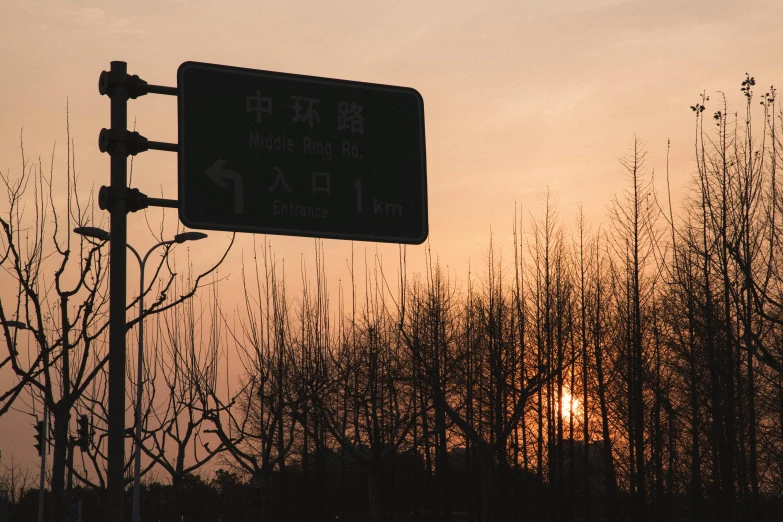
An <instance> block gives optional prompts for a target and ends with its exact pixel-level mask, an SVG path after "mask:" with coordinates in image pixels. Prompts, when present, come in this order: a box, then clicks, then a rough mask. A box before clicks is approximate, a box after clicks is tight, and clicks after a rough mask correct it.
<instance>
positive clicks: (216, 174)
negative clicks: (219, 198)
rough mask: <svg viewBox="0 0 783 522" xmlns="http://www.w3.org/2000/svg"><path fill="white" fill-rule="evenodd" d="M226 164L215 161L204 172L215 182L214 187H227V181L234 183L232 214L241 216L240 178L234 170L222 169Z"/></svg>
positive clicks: (222, 160) (241, 195)
mask: <svg viewBox="0 0 783 522" xmlns="http://www.w3.org/2000/svg"><path fill="white" fill-rule="evenodd" d="M226 163H228V161H227V160H224V159H219V160H215V163H213V164H212V165H210V166H209V168H207V170H205V171H204V172H206V174H207V176H209V178H210V179H211V180H212V181H214V182H215V185H217V186H218V187H220V188H227V187H228V183H226V180H227V179H230V180H231V181H233V182H234V214H242V213H243V194H242V192H243V191H242V176H240V175H239V172H237V171H235V170H231V169H225V168H223V167H225V166H226Z"/></svg>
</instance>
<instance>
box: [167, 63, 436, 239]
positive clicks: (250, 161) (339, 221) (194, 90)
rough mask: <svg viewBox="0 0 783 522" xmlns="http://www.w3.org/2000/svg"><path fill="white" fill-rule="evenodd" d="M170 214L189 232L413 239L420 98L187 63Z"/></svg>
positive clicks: (422, 189) (420, 169)
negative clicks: (175, 209) (175, 200)
mask: <svg viewBox="0 0 783 522" xmlns="http://www.w3.org/2000/svg"><path fill="white" fill-rule="evenodd" d="M177 87H178V92H179V96H178V98H179V216H180V220H181V221H182V222H183V223H184V224H185V225H186V226H188V227H191V228H205V229H213V230H227V231H237V232H256V233H265V234H267V233H268V234H286V235H295V236H310V237H326V238H338V239H355V240H366V241H386V242H395V243H416V244H418V243H421V242H423V241H424V240H425V239H426V238H427V231H428V225H427V169H426V159H425V146H424V104H423V100H422V98H421V95H419V93H418V92H416V91H415V90H414V89H410V88H405V87H393V86H388V85H377V84H369V83H359V82H352V81H344V80H332V79H327V78H317V77H312V76H299V75H293V74H283V73H276V72H268V71H258V70H251V69H240V68H236V67H227V66H223V65H212V64H206V63H196V62H185V63H183V64H182V65H181V66H180V68H179V70H178V72H177Z"/></svg>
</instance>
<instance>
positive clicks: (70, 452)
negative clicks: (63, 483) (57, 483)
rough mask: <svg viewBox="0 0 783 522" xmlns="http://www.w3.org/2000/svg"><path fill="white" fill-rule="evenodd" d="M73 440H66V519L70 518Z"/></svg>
mask: <svg viewBox="0 0 783 522" xmlns="http://www.w3.org/2000/svg"><path fill="white" fill-rule="evenodd" d="M74 445H75V444H74V440H73V439H70V440H69V441H68V485H67V487H66V490H67V494H66V495H65V498H67V499H68V503H67V505H66V511H65V512H66V513H67V514H68V520H72V518H71V504H72V503H73V447H74Z"/></svg>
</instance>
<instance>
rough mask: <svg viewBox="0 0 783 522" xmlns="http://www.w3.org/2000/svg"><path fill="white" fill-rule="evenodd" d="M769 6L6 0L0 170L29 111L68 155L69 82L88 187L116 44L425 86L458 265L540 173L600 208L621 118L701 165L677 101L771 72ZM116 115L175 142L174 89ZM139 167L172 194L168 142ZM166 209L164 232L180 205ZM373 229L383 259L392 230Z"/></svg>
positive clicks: (302, 248)
mask: <svg viewBox="0 0 783 522" xmlns="http://www.w3.org/2000/svg"><path fill="white" fill-rule="evenodd" d="M781 20H783V4H781V3H780V2H778V1H752V2H743V3H740V2H730V1H713V2H705V1H694V2H681V1H674V0H662V1H656V2H650V1H648V2H642V1H632V0H597V1H592V0H591V1H577V0H561V1H558V2H548V1H543V0H535V1H522V0H518V1H501V0H492V1H454V0H450V1H445V0H444V1H428V2H425V1H422V0H415V1H414V0H397V1H395V2H369V1H358V0H343V1H341V2H334V3H327V2H322V1H317V0H311V1H309V2H301V1H295V0H274V1H265V0H252V1H237V2H231V3H228V2H222V1H216V0H213V1H198V2H197V1H187V0H156V1H149V0H138V1H136V2H115V1H112V2H87V1H75V0H63V1H48V2H47V1H41V0H25V1H18V0H5V1H3V2H1V3H0V29H1V30H0V170H2V171H3V172H4V173H5V172H8V171H10V172H11V173H12V174H14V173H18V170H19V165H20V158H19V133H20V130H21V128H22V127H24V141H25V149H26V152H27V153H28V155H31V156H37V155H39V154H40V155H42V156H43V158H44V160H45V162H46V163H48V158H49V155H50V154H51V149H52V145H53V144H54V143H55V141H56V142H57V144H58V145H57V146H58V150H59V153H58V155H57V161H58V162H59V163H56V165H59V171H60V172H62V170H63V168H64V145H65V107H66V98H68V99H69V100H70V114H71V135H72V137H73V139H74V141H75V145H76V162H77V170H78V171H79V173H80V176H81V186H82V187H83V188H84V189H85V190H88V189H89V187H90V186H91V185H92V186H94V187H96V188H97V187H99V186H100V185H101V184H104V183H108V168H109V158H108V156H106V155H102V154H101V153H100V152H99V151H98V147H97V136H98V131H99V130H100V128H101V127H104V126H108V124H109V100H108V98H106V97H102V96H100V95H99V94H98V89H97V82H98V75H99V73H100V72H101V71H102V70H104V69H108V67H109V62H110V61H112V60H123V61H126V62H128V69H129V72H130V73H131V74H138V75H139V76H141V77H142V78H143V79H145V80H146V81H148V82H149V83H155V84H161V85H171V86H174V85H176V70H177V67H178V66H179V64H180V63H182V62H183V61H187V60H194V61H203V62H212V63H219V64H226V65H235V66H242V67H248V68H256V69H265V70H272V71H282V72H290V73H300V74H308V75H315V76H325V77H333V78H342V79H350V80H359V81H366V82H375V83H386V84H392V85H403V86H410V87H414V88H416V89H417V90H418V91H419V92H420V93H421V94H422V96H423V97H424V106H425V122H426V140H427V164H428V192H429V217H430V242H431V243H430V244H431V247H432V250H433V253H434V254H436V255H438V256H439V257H440V258H441V260H442V261H443V262H444V263H446V264H448V265H449V266H450V267H451V268H452V269H453V270H454V272H455V274H456V276H457V277H459V278H464V274H465V273H466V271H467V265H468V262H469V260H472V262H473V263H474V265H475V264H476V263H481V261H482V260H483V258H484V255H485V252H486V249H487V246H488V242H489V232H490V227H491V229H492V231H493V233H494V236H495V238H496V240H497V242H498V243H499V244H500V246H501V247H502V248H503V249H504V251H505V252H508V253H509V254H508V256H509V257H510V255H511V254H510V253H511V225H512V219H513V213H514V204H515V202H517V203H519V204H521V205H523V207H524V208H525V209H526V210H525V211H526V212H527V211H532V212H534V213H535V212H537V211H538V210H539V209H540V206H541V201H542V198H543V195H544V194H545V192H546V189H547V187H549V188H550V189H551V190H552V194H553V195H554V196H555V197H556V199H557V201H558V205H559V208H560V211H561V216H562V219H563V220H564V221H565V222H566V223H567V224H571V223H573V222H574V216H575V213H576V209H577V203H579V202H583V204H584V208H585V211H586V213H587V215H588V218H589V219H590V221H591V222H592V223H598V222H600V221H602V220H603V219H604V216H605V214H606V210H605V209H606V205H607V204H608V202H609V200H610V197H611V195H612V194H613V193H615V192H618V191H619V190H621V189H622V188H623V182H624V178H623V176H622V171H621V168H620V166H619V164H618V161H617V159H618V157H619V156H621V155H622V154H623V153H625V152H626V150H627V149H628V147H629V145H630V144H631V142H632V140H633V136H634V134H636V135H638V136H639V137H640V138H641V139H642V140H643V141H644V142H645V143H646V147H647V150H648V152H649V156H648V165H649V166H650V167H652V168H655V170H656V172H657V173H658V174H659V178H660V179H662V178H663V173H664V171H665V158H666V141H667V138H671V140H672V148H671V166H670V168H671V176H672V185H673V188H674V189H675V190H680V189H681V188H682V187H683V185H684V184H685V183H686V182H687V180H688V179H689V176H690V174H691V173H692V171H693V169H694V164H693V162H692V155H691V151H692V147H693V142H692V136H693V129H694V125H693V113H692V112H691V110H690V109H689V108H688V107H689V106H690V105H692V104H693V103H695V102H696V101H697V100H698V96H699V94H700V93H701V92H702V91H703V90H707V91H708V93H709V94H712V95H715V94H716V91H718V90H723V91H725V92H726V94H727V95H728V97H729V100H730V102H732V103H733V104H734V106H735V108H736V107H739V106H740V105H741V104H742V103H743V99H742V96H741V93H740V92H739V88H740V83H741V82H742V80H743V79H744V73H745V72H748V73H750V74H751V75H753V76H755V77H756V80H757V87H756V92H757V93H759V94H761V93H763V92H765V91H764V90H763V89H766V87H767V86H768V85H770V84H771V83H775V82H777V81H778V80H779V79H781V78H783V71H781V68H782V67H783V45H781V44H783V35H782V34H781V31H780V21H781ZM713 107H714V106H713ZM709 110H712V107H708V111H709ZM129 115H130V117H129V119H130V121H133V119H134V118H135V119H136V122H137V129H138V130H139V131H140V132H141V133H142V134H143V135H145V136H146V137H147V138H149V139H151V140H156V141H169V142H176V141H177V127H176V125H177V108H176V101H175V100H174V99H172V98H169V97H163V96H154V95H150V96H146V97H143V98H140V99H138V100H134V101H131V102H130V105H129ZM134 185H135V186H137V187H138V188H140V189H141V190H142V191H144V192H146V193H147V194H149V195H158V194H160V193H161V192H162V194H163V197H167V198H176V197H177V194H176V156H175V155H173V154H170V153H165V152H155V151H152V152H147V153H144V154H142V155H140V156H138V157H137V158H136V160H135V163H134ZM0 211H3V212H5V211H6V207H3V206H2V203H0ZM166 212H167V214H166V215H167V220H168V222H169V224H170V226H169V228H168V230H169V231H170V232H169V233H170V234H172V235H173V234H174V233H175V232H176V231H175V229H174V228H175V222H176V212H175V211H173V210H168V211H166ZM159 215H160V211H154V212H152V213H150V216H149V217H150V219H156V218H157V216H159ZM526 219H527V218H526ZM129 226H130V239H131V242H132V243H133V244H134V246H136V247H137V248H138V249H139V250H146V248H147V247H149V246H150V245H151V244H152V243H153V241H152V239H151V238H150V237H149V235H148V234H147V233H146V232H145V231H146V225H145V223H144V220H143V217H142V216H141V215H139V214H136V215H131V216H130V218H129ZM251 239H252V238H251V237H250V236H245V237H243V238H241V241H240V243H239V245H238V248H237V249H236V250H235V255H234V256H233V257H232V258H231V259H230V260H229V264H228V265H227V266H226V268H224V269H223V270H221V273H223V274H227V275H229V277H232V274H238V269H237V267H238V266H239V254H240V253H241V249H242V248H243V247H244V248H245V249H246V248H247V245H249V242H250V240H251ZM271 240H272V245H273V247H274V249H275V251H276V252H277V255H278V256H280V257H283V258H285V259H286V263H287V267H290V269H289V272H290V273H298V265H299V260H300V258H301V256H302V255H305V256H306V258H307V259H311V257H312V256H311V253H312V250H313V242H312V240H311V239H302V238H299V239H297V238H286V237H272V238H271ZM207 242H210V243H207ZM224 244H225V236H224V235H223V234H222V233H211V237H210V239H208V240H206V241H205V242H202V244H200V245H199V249H198V250H197V251H194V252H193V255H194V256H195V257H196V258H197V260H198V259H199V258H201V260H202V261H204V262H208V261H209V259H210V257H209V256H210V255H211V253H210V249H211V248H213V247H214V248H216V249H217V248H219V247H220V246H221V245H224ZM355 246H356V247H357V249H358V250H357V251H358V252H363V249H364V248H367V249H368V251H369V252H371V253H372V252H374V251H375V248H376V245H374V244H370V243H368V244H356V245H355ZM202 247H207V248H202ZM378 248H379V251H380V252H382V253H383V255H384V256H385V257H388V258H390V259H392V260H393V259H396V256H397V250H396V247H394V246H389V245H385V246H380V247H378ZM325 252H326V258H327V262H328V263H330V266H331V267H334V268H333V270H331V271H330V273H331V274H334V275H333V276H332V277H333V278H334V279H336V278H340V277H344V276H345V271H344V269H343V267H344V266H345V259H346V257H347V256H348V255H350V243H349V242H345V241H337V240H327V241H326V242H325ZM423 256H424V248H423V247H413V248H410V247H409V250H408V257H409V259H410V260H411V261H412V264H413V266H414V267H416V266H420V265H421V262H422V260H423ZM131 266H132V265H131ZM2 277H4V276H2V275H0V278H2ZM135 277H137V276H136V272H135V268H133V267H132V268H131V269H130V272H129V278H130V279H131V280H133V278H135ZM237 279H238V278H237V277H233V279H232V280H233V281H234V282H236V281H237ZM2 281H3V279H0V286H2V284H3V283H2ZM232 284H233V283H232ZM15 422H23V423H24V425H23V426H20V427H18V428H17V427H14V426H13V424H14V423H15ZM28 424H29V421H28V419H26V418H22V421H19V418H18V417H13V416H11V415H7V416H5V417H3V418H0V451H2V452H3V460H4V461H6V459H7V458H8V457H9V456H10V454H11V453H14V454H16V455H17V458H20V459H22V460H23V461H24V462H26V463H28V464H29V465H30V466H31V467H32V466H33V461H34V458H33V452H34V450H33V447H32V442H33V439H32V435H33V430H32V427H30V426H28Z"/></svg>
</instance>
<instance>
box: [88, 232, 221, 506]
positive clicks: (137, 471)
mask: <svg viewBox="0 0 783 522" xmlns="http://www.w3.org/2000/svg"><path fill="white" fill-rule="evenodd" d="M73 231H74V232H76V233H77V234H79V235H81V236H84V237H90V238H93V239H98V240H100V241H108V240H109V237H110V235H109V233H108V232H106V231H105V230H103V229H101V228H96V227H78V228H75V229H73ZM205 237H207V235H206V234H204V233H202V232H183V233H181V234H177V235H176V236H174V239H169V240H167V241H161V242H159V243H158V244H156V245H153V246H152V248H150V249H149V250H148V251H147V253H146V254H144V257H141V255H139V253H138V252H137V251H136V249H135V248H133V247H132V246H131V245H130V244H127V247H128V249H129V250H130V251H131V252H133V255H135V256H136V260H137V261H138V262H139V348H138V361H137V363H136V368H137V370H138V371H137V377H136V454H135V460H134V463H133V464H134V469H133V516H132V518H131V521H132V522H139V504H140V498H141V397H142V392H143V387H142V379H143V375H142V368H143V364H144V266H145V265H146V264H147V259H148V258H149V256H150V254H151V253H152V251H153V250H155V249H156V248H158V247H160V246H166V249H167V250H168V248H169V247H170V246H171V245H173V244H174V243H176V244H182V243H185V242H186V241H197V240H199V239H204V238H205Z"/></svg>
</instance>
